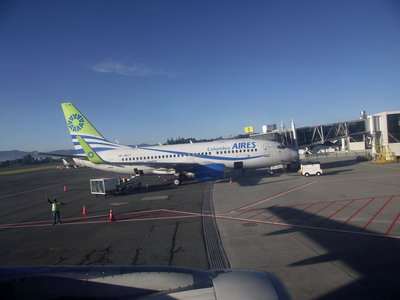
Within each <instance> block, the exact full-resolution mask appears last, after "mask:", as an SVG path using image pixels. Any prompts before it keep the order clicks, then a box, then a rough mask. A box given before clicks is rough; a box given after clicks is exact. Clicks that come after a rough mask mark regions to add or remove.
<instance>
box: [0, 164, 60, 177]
mask: <svg viewBox="0 0 400 300" xmlns="http://www.w3.org/2000/svg"><path fill="white" fill-rule="evenodd" d="M56 166H57V164H50V165H48V164H46V165H41V166H24V167H20V168H16V169H0V175H8V174H18V173H25V172H32V171H40V170H48V169H54V168H55V167H56Z"/></svg>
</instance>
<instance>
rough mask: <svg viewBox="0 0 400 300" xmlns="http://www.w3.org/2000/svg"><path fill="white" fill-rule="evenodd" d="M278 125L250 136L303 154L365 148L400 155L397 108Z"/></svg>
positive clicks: (387, 155) (375, 153)
mask: <svg viewBox="0 0 400 300" xmlns="http://www.w3.org/2000/svg"><path fill="white" fill-rule="evenodd" d="M281 127H282V128H281V129H280V130H278V129H277V126H276V124H272V125H265V126H263V133H261V134H252V135H251V138H254V139H268V140H276V141H281V142H282V143H284V144H285V145H287V146H288V147H292V148H298V149H300V152H303V153H304V152H306V153H307V152H308V153H316V152H320V153H321V152H334V151H341V152H346V153H347V152H356V151H359V152H360V151H364V152H366V153H369V154H371V155H372V156H382V157H383V158H387V159H388V160H390V159H395V157H400V111H388V112H381V113H377V114H373V115H369V116H367V115H366V113H365V111H362V112H361V114H360V119H359V120H353V121H346V122H337V123H331V124H323V125H316V126H306V127H300V128H296V127H295V124H294V122H293V121H292V125H291V128H286V127H285V126H284V124H283V123H282V126H281Z"/></svg>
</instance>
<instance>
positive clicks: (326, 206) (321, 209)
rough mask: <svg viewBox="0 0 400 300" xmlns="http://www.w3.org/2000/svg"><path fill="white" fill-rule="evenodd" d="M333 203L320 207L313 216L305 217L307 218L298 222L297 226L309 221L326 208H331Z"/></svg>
mask: <svg viewBox="0 0 400 300" xmlns="http://www.w3.org/2000/svg"><path fill="white" fill-rule="evenodd" d="M333 203H334V202H331V203H329V204H328V205H325V206H324V207H322V208H320V209H319V210H317V211H315V212H314V213H313V214H310V215H309V216H307V217H305V218H304V219H302V220H300V222H298V223H297V225H298V224H301V223H303V222H304V221H307V220H308V219H310V218H312V217H314V216H315V215H316V214H317V213H319V212H321V211H323V210H324V209H325V208H328V207H329V206H331V205H332V204H333Z"/></svg>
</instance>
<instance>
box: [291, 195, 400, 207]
mask: <svg viewBox="0 0 400 300" xmlns="http://www.w3.org/2000/svg"><path fill="white" fill-rule="evenodd" d="M392 196H393V197H398V196H400V194H399V195H383V196H373V197H374V198H376V199H378V198H387V197H392ZM368 199H371V197H364V198H353V199H340V200H330V201H320V202H312V203H313V204H323V203H331V202H346V201H359V200H368ZM306 204H309V203H298V204H290V205H286V206H288V207H296V206H303V205H306Z"/></svg>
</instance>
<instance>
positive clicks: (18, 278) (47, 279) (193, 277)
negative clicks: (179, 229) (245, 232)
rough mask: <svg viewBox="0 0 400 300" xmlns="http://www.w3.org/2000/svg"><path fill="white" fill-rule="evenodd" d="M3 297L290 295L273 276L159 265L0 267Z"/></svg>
mask: <svg viewBox="0 0 400 300" xmlns="http://www.w3.org/2000/svg"><path fill="white" fill-rule="evenodd" d="M0 286H1V291H2V295H3V297H5V298H7V299H63V298H66V299H83V298H84V299H137V298H140V299H177V300H179V299H181V300H183V299H185V300H187V299H205V300H218V299H219V300H223V299H232V300H235V299H248V300H256V299H267V300H268V299H270V300H272V299H274V300H279V299H281V300H286V299H290V297H289V294H288V293H287V291H286V289H285V287H284V285H283V283H282V282H281V281H280V279H279V278H277V277H276V276H274V275H272V274H270V273H266V272H259V271H251V270H237V269H236V270H230V269H227V270H212V271H208V272H207V271H200V270H194V269H187V268H179V267H162V266H156V267H153V266H31V267H29V266H27V267H0Z"/></svg>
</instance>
